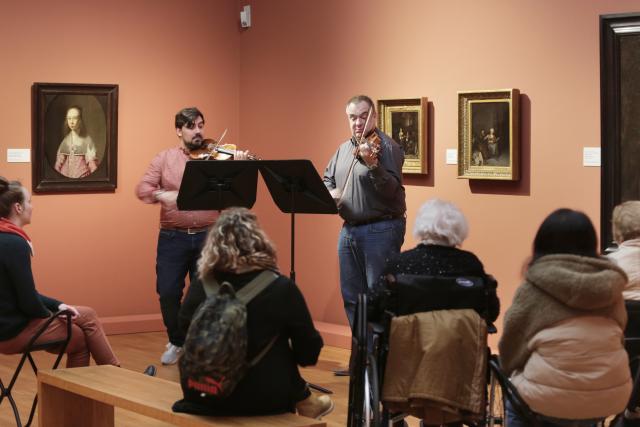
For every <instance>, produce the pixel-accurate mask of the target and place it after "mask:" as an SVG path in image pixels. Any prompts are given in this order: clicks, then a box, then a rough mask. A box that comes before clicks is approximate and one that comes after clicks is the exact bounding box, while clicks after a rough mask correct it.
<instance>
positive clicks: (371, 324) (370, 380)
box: [347, 274, 505, 427]
mask: <svg viewBox="0 0 640 427" xmlns="http://www.w3.org/2000/svg"><path fill="white" fill-rule="evenodd" d="M386 282H387V287H386V288H385V291H383V292H382V293H380V294H379V295H377V296H376V297H373V298H372V297H371V296H369V297H368V296H367V295H365V294H360V295H359V297H358V300H357V305H356V313H355V322H354V331H353V336H352V347H351V352H352V357H351V366H350V370H351V373H352V374H351V377H350V381H349V406H348V417H347V426H348V427H361V426H374V427H377V426H390V427H392V426H393V427H400V426H404V425H406V421H405V420H404V419H405V418H406V417H407V416H408V414H406V413H393V412H391V411H390V410H389V408H388V407H387V405H386V404H385V403H384V402H381V393H382V386H383V381H384V374H385V368H386V362H387V356H388V353H389V338H390V326H391V320H392V319H393V317H396V316H403V315H407V314H413V313H419V312H425V311H435V310H445V309H464V308H471V309H475V310H476V311H477V312H478V313H479V314H480V315H481V317H482V318H483V319H484V320H485V321H486V322H487V331H488V332H489V333H494V332H496V329H495V327H494V326H493V324H492V323H491V321H490V320H489V317H490V315H489V307H488V305H489V304H488V303H489V296H490V294H491V293H492V292H493V295H495V289H496V286H497V283H496V282H495V280H494V279H493V278H492V277H490V276H489V278H488V279H487V280H485V279H484V278H480V277H439V276H419V275H407V274H399V275H397V276H390V277H387V278H386ZM372 301H373V302H374V303H373V305H374V306H376V305H378V303H380V302H381V303H382V306H383V307H385V310H384V312H382V313H381V315H380V313H378V315H375V314H374V313H375V312H376V311H378V312H379V311H380V310H381V309H380V308H379V307H373V308H372V307H371V305H372V304H371V303H372ZM376 301H377V302H376ZM388 307H393V309H391V310H390V309H388ZM372 320H375V321H372ZM487 352H488V354H489V353H490V351H489V349H487ZM488 357H489V356H488ZM488 360H489V359H488ZM486 373H487V374H486V375H487V379H486V384H487V387H486V395H485V407H484V413H483V414H481V417H480V418H479V419H478V418H476V419H469V420H466V421H462V422H461V424H458V425H462V424H464V425H466V426H469V427H492V426H495V425H504V420H505V416H504V406H503V399H502V394H501V388H500V384H499V382H498V381H497V379H496V378H495V377H494V376H493V374H492V371H491V370H490V369H489V368H488V367H487V369H486ZM425 375H428V373H425ZM421 425H423V424H422V422H421Z"/></svg>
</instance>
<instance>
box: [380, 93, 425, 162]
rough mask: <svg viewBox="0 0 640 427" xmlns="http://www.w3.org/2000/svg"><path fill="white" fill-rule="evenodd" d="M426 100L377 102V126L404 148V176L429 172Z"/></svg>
mask: <svg viewBox="0 0 640 427" xmlns="http://www.w3.org/2000/svg"><path fill="white" fill-rule="evenodd" d="M426 114H427V98H411V99H383V100H379V101H378V121H379V123H378V126H379V127H380V130H381V131H382V132H384V133H386V134H387V135H389V136H391V137H392V138H393V140H394V141H396V142H397V143H398V144H400V145H401V146H402V148H403V149H404V166H403V167H402V173H405V174H426V173H427V116H426Z"/></svg>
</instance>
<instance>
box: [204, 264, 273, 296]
mask: <svg viewBox="0 0 640 427" xmlns="http://www.w3.org/2000/svg"><path fill="white" fill-rule="evenodd" d="M277 278H278V275H277V274H276V273H275V272H274V271H271V270H264V271H263V272H262V273H260V274H258V275H257V276H256V277H254V278H253V280H252V281H250V282H249V283H247V284H246V285H245V286H244V287H243V288H242V289H240V290H239V291H238V292H236V298H238V299H239V300H240V301H242V302H243V303H244V304H245V305H247V304H249V301H251V300H252V299H253V298H255V297H256V296H257V295H258V294H259V293H260V292H262V291H263V290H264V289H265V288H266V287H267V286H269V285H270V284H271V283H272V282H273V281H275V280H276V279H277ZM202 288H203V289H204V293H205V294H206V295H207V297H210V296H211V295H215V294H217V293H218V292H219V291H220V284H219V283H218V281H217V280H216V279H215V277H213V274H211V275H209V276H207V277H205V278H204V279H202Z"/></svg>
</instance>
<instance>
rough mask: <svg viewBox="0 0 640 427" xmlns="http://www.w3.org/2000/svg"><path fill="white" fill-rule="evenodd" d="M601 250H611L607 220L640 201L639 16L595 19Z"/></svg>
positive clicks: (637, 14) (612, 243) (609, 225)
mask: <svg viewBox="0 0 640 427" xmlns="http://www.w3.org/2000/svg"><path fill="white" fill-rule="evenodd" d="M600 104H601V108H600V110H601V111H600V115H601V165H602V167H601V170H600V173H601V181H600V246H601V249H602V251H603V252H604V251H607V250H611V249H613V248H614V247H615V246H616V245H615V242H614V241H613V232H612V230H611V214H612V212H613V208H614V207H615V206H616V205H618V204H620V203H622V202H625V201H627V200H640V168H639V167H638V159H640V142H638V141H640V122H638V117H640V13H633V14H615V15H602V16H600Z"/></svg>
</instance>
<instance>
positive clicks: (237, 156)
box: [233, 150, 249, 160]
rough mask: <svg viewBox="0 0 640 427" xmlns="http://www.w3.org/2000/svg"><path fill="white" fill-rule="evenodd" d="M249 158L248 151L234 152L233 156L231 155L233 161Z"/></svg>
mask: <svg viewBox="0 0 640 427" xmlns="http://www.w3.org/2000/svg"><path fill="white" fill-rule="evenodd" d="M248 158H249V151H248V150H247V151H241V150H236V152H235V154H234V155H233V159H234V160H247V159H248Z"/></svg>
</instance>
